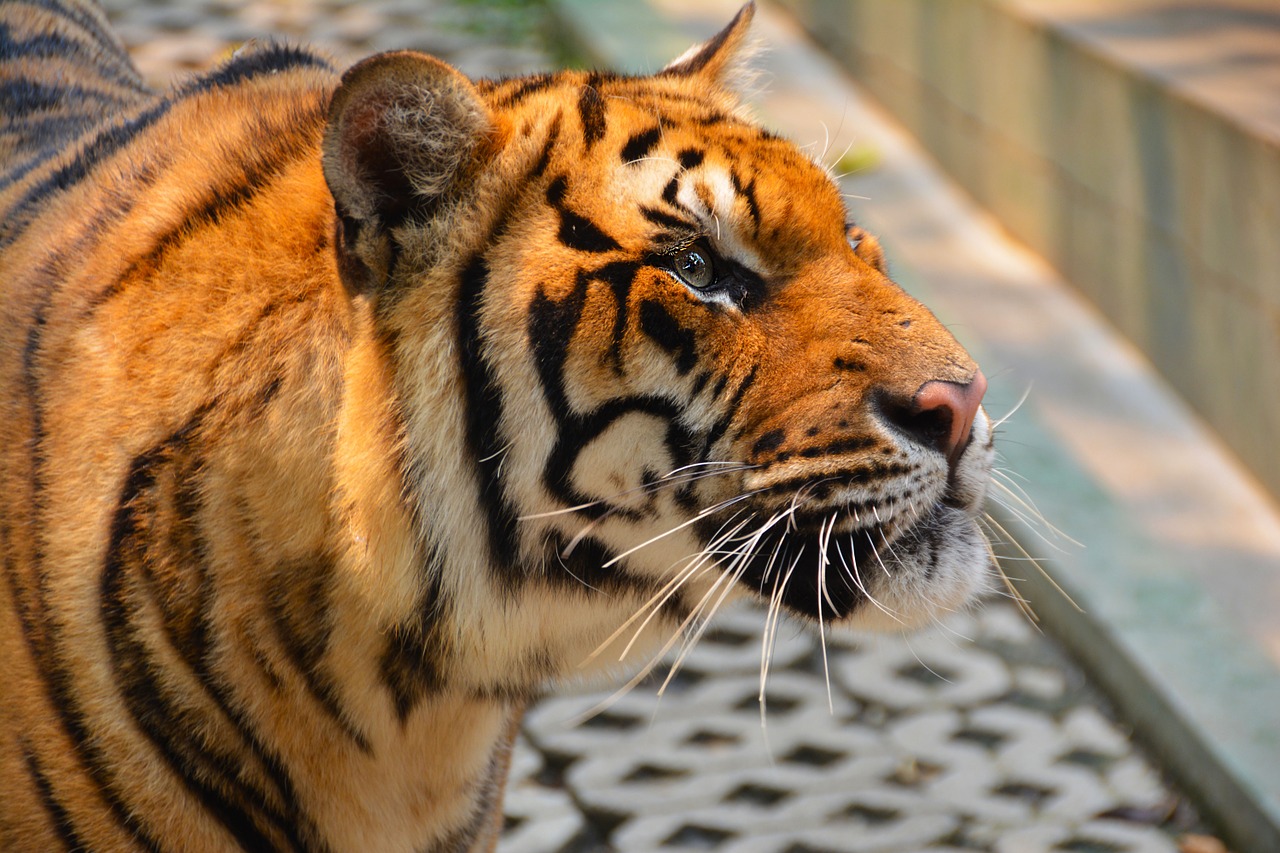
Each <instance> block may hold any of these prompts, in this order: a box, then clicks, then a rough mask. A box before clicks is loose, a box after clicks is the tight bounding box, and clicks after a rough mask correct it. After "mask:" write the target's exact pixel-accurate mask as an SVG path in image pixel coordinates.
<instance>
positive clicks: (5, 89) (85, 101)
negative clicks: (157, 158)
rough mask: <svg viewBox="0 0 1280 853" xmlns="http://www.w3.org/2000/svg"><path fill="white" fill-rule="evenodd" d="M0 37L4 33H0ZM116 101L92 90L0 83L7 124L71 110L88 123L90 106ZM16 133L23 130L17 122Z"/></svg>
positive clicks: (20, 80)
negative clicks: (55, 110)
mask: <svg viewBox="0 0 1280 853" xmlns="http://www.w3.org/2000/svg"><path fill="white" fill-rule="evenodd" d="M0 35H3V32H2V31H0ZM114 101H115V99H114V98H112V97H111V96H110V95H107V94H104V93H102V92H100V91H96V90H94V89H85V88H82V87H80V86H67V85H62V84H59V85H53V84H50V83H46V82H43V81H41V80H33V79H30V78H27V77H10V78H9V79H7V80H5V81H3V82H0V110H2V111H3V112H4V116H5V118H6V119H9V120H16V119H19V118H20V117H25V116H26V114H27V113H34V112H44V111H48V110H52V109H55V108H58V107H68V108H74V109H75V111H76V115H77V116H78V117H80V119H81V121H88V120H89V119H88V118H85V117H84V114H85V113H87V112H90V109H89V107H90V105H92V104H98V105H102V104H110V103H114ZM15 129H17V130H22V129H25V122H19V123H18V124H17V127H16V128H15Z"/></svg>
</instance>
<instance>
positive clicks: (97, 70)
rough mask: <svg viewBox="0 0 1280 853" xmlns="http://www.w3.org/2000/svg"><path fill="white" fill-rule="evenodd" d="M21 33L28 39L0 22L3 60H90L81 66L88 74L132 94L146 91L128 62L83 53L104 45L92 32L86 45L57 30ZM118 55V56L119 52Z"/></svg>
mask: <svg viewBox="0 0 1280 853" xmlns="http://www.w3.org/2000/svg"><path fill="white" fill-rule="evenodd" d="M21 35H26V36H27V38H25V39H24V38H21V36H20V35H15V33H14V31H13V29H12V28H11V27H9V26H8V25H6V24H4V23H0V59H3V60H5V61H8V60H11V59H19V58H22V59H66V60H67V61H71V60H74V59H86V60H89V61H90V62H92V63H93V65H92V66H91V67H86V68H84V69H83V70H84V71H85V72H87V74H89V75H93V76H96V77H99V78H100V79H104V80H110V81H112V82H114V83H118V84H119V85H121V86H124V87H125V88H127V89H130V90H132V92H133V93H134V94H135V95H138V94H146V93H147V90H146V88H145V87H144V86H143V85H142V81H141V80H140V79H139V78H138V75H137V72H135V71H134V70H133V66H132V65H130V64H128V62H127V61H120V62H116V63H111V62H103V61H102V58H101V57H95V56H85V55H84V54H85V53H86V50H92V49H94V48H101V47H104V46H105V45H103V43H102V42H101V41H100V40H98V39H97V38H96V37H95V35H94V34H93V33H87V35H89V37H90V38H91V39H94V41H93V43H92V44H85V43H84V42H82V41H79V40H77V39H76V38H74V37H69V36H67V35H66V34H64V33H58V32H38V33H34V34H31V33H22V34H21ZM117 58H119V57H118V55H117Z"/></svg>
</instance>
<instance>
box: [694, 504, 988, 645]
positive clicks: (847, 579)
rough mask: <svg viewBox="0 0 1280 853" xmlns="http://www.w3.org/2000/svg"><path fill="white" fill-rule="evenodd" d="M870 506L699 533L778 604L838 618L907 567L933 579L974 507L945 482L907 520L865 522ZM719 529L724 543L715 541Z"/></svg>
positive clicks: (873, 599)
mask: <svg viewBox="0 0 1280 853" xmlns="http://www.w3.org/2000/svg"><path fill="white" fill-rule="evenodd" d="M869 515H874V513H859V512H856V511H855V510H853V509H851V508H848V507H843V508H838V509H836V508H833V509H830V510H828V511H827V512H826V513H825V514H820V513H812V514H809V515H808V516H806V517H802V518H798V517H792V518H790V519H788V520H783V521H775V522H773V523H772V524H770V523H766V524H765V525H758V526H755V527H752V526H750V525H747V526H745V527H744V528H743V530H742V532H740V533H737V534H735V535H734V536H733V537H732V538H728V539H726V537H725V534H724V527H723V522H717V523H715V524H712V523H710V522H709V520H708V521H707V522H703V523H701V524H700V525H699V527H700V531H701V533H702V534H703V540H704V541H706V542H710V543H713V546H714V547H715V548H716V549H717V550H723V551H726V552H729V553H730V554H731V556H728V557H726V558H724V560H723V562H722V566H723V570H724V571H727V572H729V573H730V574H732V575H733V577H734V580H735V581H736V582H738V583H739V584H741V585H743V586H745V587H746V588H748V589H750V590H751V591H752V592H754V593H755V594H757V595H759V596H760V597H761V598H762V599H764V600H765V601H766V602H769V603H770V605H771V606H778V607H782V608H785V609H787V610H788V611H790V612H792V613H794V614H796V615H799V616H803V617H805V618H808V619H819V620H822V621H838V620H841V619H845V618H847V617H849V616H851V615H853V614H854V613H855V612H856V611H858V610H860V609H862V608H864V607H882V606H883V605H881V604H880V602H879V601H878V600H877V599H878V598H879V597H880V595H879V592H878V591H879V590H882V589H884V588H885V586H886V584H894V583H899V582H900V581H901V580H902V576H903V575H906V574H919V575H921V580H923V581H924V582H928V581H930V580H931V579H932V572H933V565H934V564H935V563H936V561H937V558H938V555H939V554H940V553H942V552H945V551H947V550H948V541H949V537H948V532H949V530H950V529H951V528H952V526H953V525H956V524H959V523H964V522H969V520H970V517H971V516H972V508H971V507H970V506H969V502H968V501H966V500H965V499H964V498H963V497H962V496H961V493H960V490H952V489H948V491H947V493H946V495H945V496H944V497H942V498H941V499H939V500H938V501H937V502H935V503H934V504H933V505H932V506H931V507H930V508H928V509H926V510H924V511H923V512H921V513H919V514H918V515H913V517H912V518H910V519H901V520H898V519H893V520H888V521H881V520H879V519H877V521H876V522H875V523H872V524H867V523H866V519H867V517H868V516H869ZM717 535H718V536H719V537H720V539H721V540H723V541H721V542H719V543H717Z"/></svg>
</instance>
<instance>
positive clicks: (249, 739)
mask: <svg viewBox="0 0 1280 853" xmlns="http://www.w3.org/2000/svg"><path fill="white" fill-rule="evenodd" d="M753 12H754V6H753V5H752V4H750V3H748V4H747V5H746V6H744V7H743V8H742V10H741V11H740V12H739V13H738V14H737V16H736V17H735V18H734V19H733V20H732V21H731V22H730V23H729V24H728V25H727V26H726V27H725V28H724V29H723V30H722V31H720V32H719V33H718V34H717V35H715V36H714V37H712V38H710V39H709V40H707V41H705V42H702V43H700V44H698V45H695V46H694V47H692V48H690V49H689V50H688V51H687V52H686V53H684V54H683V55H681V56H680V57H678V58H676V59H675V60H674V61H672V62H671V63H670V64H668V65H666V66H665V67H664V68H662V69H661V70H660V71H658V72H656V73H653V74H649V75H643V76H635V75H624V74H619V73H611V72H606V71H598V70H567V71H559V72H554V73H542V74H533V75H528V76H518V77H510V78H504V79H484V80H470V79H468V78H467V77H466V76H464V75H463V74H462V73H460V72H459V71H457V70H456V69H454V68H453V67H451V66H450V65H448V64H446V63H445V62H442V61H441V60H439V59H436V58H433V57H431V56H428V55H425V54H421V53H416V52H411V51H399V52H390V53H383V54H378V55H375V56H372V57H370V58H367V59H365V60H363V61H360V62H358V63H356V64H355V65H353V66H351V67H350V68H349V69H347V70H346V71H345V72H342V73H339V71H338V70H336V69H335V68H334V67H333V66H332V65H331V63H330V62H329V61H328V60H326V59H325V58H323V57H322V56H321V55H319V54H318V53H316V52H313V51H311V50H308V49H304V48H301V47H297V46H292V45H289V44H285V43H280V42H265V43H251V44H249V45H247V46H245V47H243V48H241V49H240V50H238V51H237V52H236V53H235V54H233V55H232V56H230V57H228V58H226V59H225V60H224V61H223V62H222V63H221V64H219V65H217V66H215V67H213V68H212V70H210V71H208V72H207V73H204V74H202V75H199V76H195V77H193V78H191V79H188V80H184V81H181V82H179V83H177V84H175V85H174V86H173V87H172V88H171V89H169V90H167V91H155V90H153V89H152V88H150V87H148V86H147V85H146V84H144V82H143V81H142V79H141V78H140V76H139V74H138V72H137V70H136V69H135V67H134V65H133V64H132V63H131V61H130V59H129V57H128V55H127V53H126V51H125V50H124V48H123V47H122V45H121V42H120V41H119V40H118V39H117V37H116V36H115V35H113V33H112V32H111V30H110V28H109V26H108V24H107V21H106V18H105V16H104V13H103V12H102V10H101V9H100V8H99V7H98V6H96V5H95V4H94V3H92V2H89V0H22V2H18V3H5V4H0V93H2V97H3V98H4V103H5V109H4V113H3V116H0V164H2V166H0V168H2V171H0V383H2V385H0V387H2V389H3V391H2V392H0V407H2V408H0V460H2V461H0V486H2V487H0V560H2V565H0V574H3V581H2V582H0V658H2V659H3V660H4V698H3V699H2V700H0V709H2V711H0V788H2V789H3V791H4V795H3V797H0V847H2V848H3V849H5V850H39V851H48V850H131V851H152V852H153V853H154V851H169V850H183V851H224V850H235V849H244V850H255V851H257V850H278V851H326V853H327V852H328V851H333V853H338V852H339V851H352V850H378V851H399V850H405V851H410V850H412V851H425V850H430V851H466V850H491V849H493V848H494V846H495V844H496V839H497V838H498V835H499V834H500V828H501V814H502V812H501V808H502V807H501V800H502V790H503V787H504V784H505V778H506V774H507V768H508V764H509V760H510V756H511V750H512V744H513V740H514V738H515V737H516V736H517V733H518V730H519V726H520V723H521V719H522V714H523V712H524V710H525V708H526V707H527V706H528V705H529V703H530V702H531V701H532V700H533V699H534V698H536V697H537V696H539V695H540V694H541V693H542V692H543V691H544V690H546V689H548V688H549V687H551V686H552V685H555V684H557V683H561V682H564V681H565V680H567V679H575V678H582V677H588V678H600V679H605V678H617V677H619V676H620V675H625V674H627V673H634V672H636V671H637V670H638V671H641V672H643V671H645V670H646V668H647V667H651V666H652V665H653V663H652V662H653V661H654V660H656V659H658V657H659V656H660V654H661V653H662V652H663V651H664V650H665V649H669V648H670V647H671V644H672V643H673V642H675V641H676V640H677V639H678V638H680V637H682V636H689V635H690V634H691V632H693V631H695V630H697V629H698V628H699V627H701V626H702V625H704V624H705V620H706V619H707V618H708V616H709V615H710V614H711V613H712V612H714V610H715V609H716V608H717V607H718V606H719V605H720V604H721V603H722V602H724V601H726V600H735V599H738V598H747V599H752V598H754V599H756V600H758V601H760V602H762V603H763V604H764V605H766V606H767V608H768V613H769V614H770V616H771V617H772V618H777V617H778V616H779V615H780V614H785V615H787V616H788V617H795V618H798V619H802V620H807V621H809V622H817V623H819V624H820V625H821V626H822V627H823V628H824V630H825V629H829V628H830V627H844V626H854V627H859V626H861V627H878V628H889V629H895V630H896V629H898V628H900V627H906V626H911V625H916V624H919V623H921V622H924V621H926V620H928V619H930V618H932V617H934V616H935V615H936V614H939V613H941V612H943V611H945V610H948V609H951V608H955V607H959V606H961V605H962V604H964V603H966V602H968V601H970V600H971V599H973V598H974V597H975V596H976V595H977V594H979V593H980V592H981V591H982V590H983V589H984V587H985V586H986V585H987V583H988V581H987V576H988V572H989V555H988V546H987V543H986V540H985V539H984V537H983V534H982V529H981V526H980V524H979V520H980V518H981V506H982V503H983V499H984V494H985V490H986V483H987V480H988V477H989V473H990V469H991V465H992V457H993V453H994V445H993V439H992V433H993V429H992V425H991V422H990V420H989V419H988V417H987V415H986V413H985V411H984V410H983V408H982V405H981V401H982V398H983V395H984V392H985V389H986V384H987V382H986V379H985V377H984V376H983V374H982V372H981V371H980V370H979V368H978V366H977V365H976V363H975V362H974V361H973V359H972V358H971V357H970V355H969V354H968V353H967V352H966V351H965V349H964V348H963V347H962V346H961V345H960V344H959V343H958V342H957V341H956V339H955V338H954V337H953V336H952V334H951V333H950V332H949V331H948V330H947V329H946V328H945V327H944V326H943V325H942V323H941V322H940V321H939V320H938V319H937V318H936V317H935V316H934V315H933V314H931V313H930V312H929V311H928V310H927V309H926V308H925V307H924V306H922V305H921V304H920V303H919V302H917V301H916V300H915V299H913V298H912V297H910V296H909V295H907V294H906V293H905V292H904V291H903V290H902V289H901V288H900V287H899V286H898V285H897V284H895V283H894V281H893V280H892V279H891V278H890V276H889V270H888V267H887V265H886V262H885V258H884V253H883V251H882V250H881V248H880V245H879V243H878V241H877V240H876V239H875V238H874V237H873V236H871V235H870V234H868V233H866V232H865V231H864V230H862V229H861V228H860V227H859V226H857V225H855V224H851V222H850V221H849V216H848V213H847V211H846V209H845V205H844V202H843V199H842V196H841V194H840V191H839V189H838V187H837V185H836V183H835V182H834V180H833V179H832V177H831V176H830V175H829V174H828V171H827V170H826V169H825V168H824V167H823V166H822V165H821V164H820V163H818V162H816V161H815V159H814V158H813V157H812V156H811V155H810V154H809V153H806V152H805V151H804V150H803V149H801V148H800V147H798V146H797V145H796V144H794V143H793V142H790V141H788V140H786V139H784V138H783V137H781V136H779V135H777V134H776V133H774V132H771V131H769V130H767V129H765V128H763V127H761V126H760V125H759V124H758V123H757V122H756V121H755V120H754V119H753V118H752V117H751V115H750V114H749V107H748V105H747V103H746V98H745V96H744V95H743V94H742V88H743V87H742V83H743V80H744V79H745V75H746V74H747V73H748V72H747V71H746V70H745V67H744V62H746V57H747V55H748V54H749V52H750V47H749V41H750V37H749V31H750V22H751V19H752V15H753Z"/></svg>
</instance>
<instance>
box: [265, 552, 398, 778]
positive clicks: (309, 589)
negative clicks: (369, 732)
mask: <svg viewBox="0 0 1280 853" xmlns="http://www.w3.org/2000/svg"><path fill="white" fill-rule="evenodd" d="M333 574H334V572H333V566H332V564H331V562H330V561H329V560H327V559H325V558H322V557H317V558H313V559H310V560H299V561H297V562H293V563H287V564H284V565H281V566H278V567H276V569H275V583H274V584H273V588H272V590H271V598H270V601H269V603H268V609H269V611H270V613H271V625H272V628H273V629H274V631H275V634H276V639H278V640H279V641H280V644H281V645H282V646H283V647H284V650H285V654H286V655H287V656H288V658H289V662H290V663H292V664H293V666H294V668H295V669H297V670H298V672H299V673H300V674H301V675H302V681H303V684H305V685H306V688H307V692H308V693H309V694H310V695H311V698H312V699H313V700H315V702H316V703H317V704H318V705H319V706H320V708H321V709H322V710H323V711H324V712H325V714H326V715H327V716H328V717H329V719H330V720H332V721H333V722H334V723H335V724H336V725H337V726H338V728H339V729H341V731H342V733H343V734H344V735H346V737H347V738H348V739H349V740H350V741H352V742H353V743H354V744H355V745H356V746H357V747H359V748H360V750H361V751H362V752H364V753H365V754H371V753H372V751H373V747H372V746H371V745H370V744H369V740H368V738H366V737H365V736H364V734H363V733H362V732H360V731H359V730H358V729H357V728H356V727H355V726H354V725H353V724H352V723H351V720H350V718H349V717H348V715H347V713H346V712H345V711H344V710H343V708H342V703H341V701H340V697H339V695H338V690H337V687H336V685H335V684H334V682H333V678H332V677H331V676H330V674H329V672H328V671H327V669H326V667H325V664H324V658H325V656H326V655H327V654H328V651H329V639H330V636H331V634H332V631H333V624H332V618H331V615H330V610H331V607H330V603H329V584H330V583H331V582H332V578H333Z"/></svg>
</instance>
